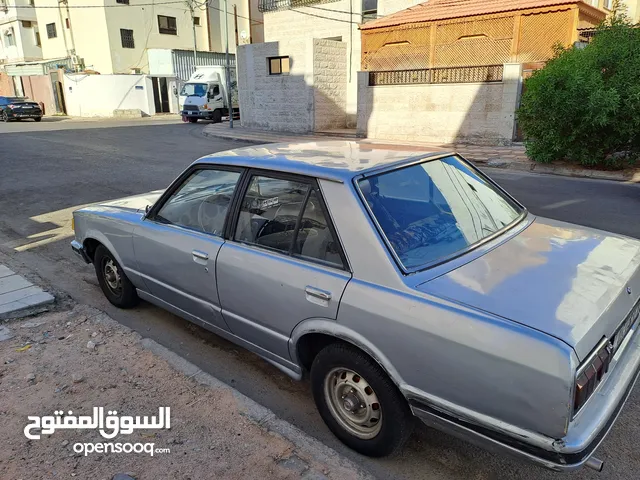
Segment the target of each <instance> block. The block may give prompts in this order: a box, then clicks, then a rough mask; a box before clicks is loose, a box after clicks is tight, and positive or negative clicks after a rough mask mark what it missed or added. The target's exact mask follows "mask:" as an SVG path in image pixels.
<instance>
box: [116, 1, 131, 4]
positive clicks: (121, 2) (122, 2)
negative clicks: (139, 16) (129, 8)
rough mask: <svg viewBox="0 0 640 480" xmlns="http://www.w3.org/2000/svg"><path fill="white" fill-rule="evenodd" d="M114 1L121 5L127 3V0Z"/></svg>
mask: <svg viewBox="0 0 640 480" xmlns="http://www.w3.org/2000/svg"><path fill="white" fill-rule="evenodd" d="M116 3H120V4H122V5H129V0H116Z"/></svg>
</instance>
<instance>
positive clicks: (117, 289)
mask: <svg viewBox="0 0 640 480" xmlns="http://www.w3.org/2000/svg"><path fill="white" fill-rule="evenodd" d="M102 276H103V277H104V281H105V283H106V285H107V288H108V289H109V290H110V291H111V293H113V294H114V295H116V296H120V294H121V293H122V277H120V271H119V270H118V266H117V265H116V264H115V262H114V261H113V260H112V259H111V258H106V259H104V260H103V262H102Z"/></svg>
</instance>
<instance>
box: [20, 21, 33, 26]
mask: <svg viewBox="0 0 640 480" xmlns="http://www.w3.org/2000/svg"><path fill="white" fill-rule="evenodd" d="M31 27H33V23H31V21H30V20H22V28H31Z"/></svg>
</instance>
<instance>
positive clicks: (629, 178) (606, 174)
mask: <svg viewBox="0 0 640 480" xmlns="http://www.w3.org/2000/svg"><path fill="white" fill-rule="evenodd" d="M202 134H203V135H204V136H205V137H210V138H221V139H224V140H235V141H238V142H246V143H250V144H253V145H264V144H268V143H280V142H299V141H320V140H327V141H328V140H342V141H344V140H354V139H352V138H344V137H330V136H312V135H296V136H277V137H275V136H273V137H272V136H269V135H265V136H264V137H262V138H253V137H245V136H243V135H234V134H232V133H231V132H230V133H223V132H217V131H216V132H211V131H208V130H207V128H206V127H205V128H204V129H203V131H202ZM356 140H358V141H361V142H366V143H371V144H375V143H382V144H386V145H389V144H393V145H407V146H412V147H424V146H426V145H421V144H418V143H416V144H412V143H404V144H403V143H398V142H389V141H383V140H380V141H376V140H368V139H364V138H361V139H356ZM465 158H467V160H470V161H472V162H473V163H474V164H475V165H476V166H478V167H486V168H495V169H501V170H513V171H519V172H533V173H538V174H543V175H558V176H564V177H575V178H591V179H597V180H610V181H614V182H629V183H640V171H638V172H636V173H635V174H629V173H625V172H617V171H614V172H610V171H606V170H591V169H586V168H572V167H568V166H566V165H546V164H540V163H533V162H530V163H526V162H509V161H492V160H476V159H474V158H473V155H469V154H467V155H465Z"/></svg>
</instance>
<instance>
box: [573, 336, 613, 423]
mask: <svg viewBox="0 0 640 480" xmlns="http://www.w3.org/2000/svg"><path fill="white" fill-rule="evenodd" d="M612 356H613V346H612V345H611V342H610V341H609V340H608V339H604V340H603V342H601V344H600V345H599V348H598V350H597V351H596V352H594V353H593V354H591V355H589V357H588V358H587V360H586V361H585V362H584V363H583V364H582V366H581V367H580V368H579V369H578V373H577V375H576V387H575V394H574V397H573V413H574V415H575V414H576V413H578V410H580V409H581V408H582V407H583V406H584V404H585V403H586V402H587V400H588V399H589V397H590V396H591V395H592V394H593V392H595V391H596V388H597V387H598V384H599V383H600V382H601V381H602V379H603V377H604V376H605V374H606V373H607V372H608V371H609V365H610V364H611V358H612Z"/></svg>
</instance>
